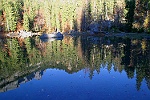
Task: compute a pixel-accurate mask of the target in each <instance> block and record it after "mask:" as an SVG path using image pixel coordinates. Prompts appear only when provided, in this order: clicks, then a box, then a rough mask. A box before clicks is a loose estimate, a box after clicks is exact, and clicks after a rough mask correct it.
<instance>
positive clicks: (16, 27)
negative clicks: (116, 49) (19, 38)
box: [0, 0, 150, 33]
mask: <svg viewBox="0 0 150 100" xmlns="http://www.w3.org/2000/svg"><path fill="white" fill-rule="evenodd" d="M93 23H98V24H100V26H101V27H99V28H100V30H104V31H110V32H118V31H123V32H146V33H149V32H150V0H0V31H1V33H4V32H17V31H20V30H26V31H32V32H53V31H55V30H56V29H57V30H59V31H61V32H69V31H70V30H75V31H79V32H82V31H87V30H88V28H89V26H90V25H91V24H93Z"/></svg>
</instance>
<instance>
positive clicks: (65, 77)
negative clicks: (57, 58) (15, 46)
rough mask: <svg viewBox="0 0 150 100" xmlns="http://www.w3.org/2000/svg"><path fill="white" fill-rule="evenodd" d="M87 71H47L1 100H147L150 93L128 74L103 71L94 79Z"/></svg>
mask: <svg viewBox="0 0 150 100" xmlns="http://www.w3.org/2000/svg"><path fill="white" fill-rule="evenodd" d="M85 70H86V69H84V70H81V71H79V72H77V73H73V74H68V73H66V72H64V71H63V70H58V69H47V70H46V71H45V72H44V74H43V76H42V78H41V79H40V80H36V79H33V80H31V81H29V82H27V83H25V84H21V85H20V86H19V87H18V88H16V89H14V90H10V91H7V92H3V93H0V98H1V100H100V99H102V100H108V99H113V100H126V99H130V100H141V99H143V100H148V99H149V98H150V95H149V93H150V91H149V90H148V88H147V86H146V82H145V81H144V80H143V82H142V86H141V89H140V90H139V91H137V90H136V85H135V84H136V80H135V78H132V79H128V77H127V75H126V73H125V72H124V71H122V73H119V72H115V71H114V70H113V69H111V71H110V72H108V70H107V69H105V68H101V69H100V73H99V74H98V73H97V72H96V71H94V76H93V78H92V79H90V78H89V74H88V71H87V72H85Z"/></svg>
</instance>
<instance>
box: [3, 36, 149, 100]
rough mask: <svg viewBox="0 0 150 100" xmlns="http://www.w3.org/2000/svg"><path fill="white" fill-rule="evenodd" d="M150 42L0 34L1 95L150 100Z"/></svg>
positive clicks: (21, 99) (34, 99)
mask: <svg viewBox="0 0 150 100" xmlns="http://www.w3.org/2000/svg"><path fill="white" fill-rule="evenodd" d="M149 58H150V41H149V40H145V39H129V38H117V37H113V38H108V37H103V38H102V37H92V36H86V37H85V36H78V37H77V36H74V37H72V36H66V37H64V38H63V39H57V40H54V39H49V40H40V39H39V37H32V38H26V39H0V100H127V99H128V100H149V98H150V59H149Z"/></svg>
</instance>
